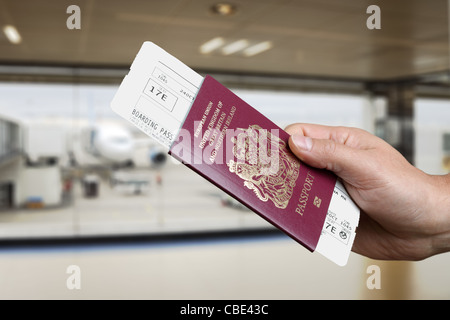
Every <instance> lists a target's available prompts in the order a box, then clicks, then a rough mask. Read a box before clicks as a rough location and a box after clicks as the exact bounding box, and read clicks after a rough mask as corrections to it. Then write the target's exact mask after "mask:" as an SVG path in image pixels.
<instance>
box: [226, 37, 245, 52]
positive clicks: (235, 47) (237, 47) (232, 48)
mask: <svg viewBox="0 0 450 320" xmlns="http://www.w3.org/2000/svg"><path fill="white" fill-rule="evenodd" d="M247 46H248V40H246V39H241V40H238V41H235V42H232V43H230V44H228V45H226V46H225V47H223V49H222V53H223V54H224V55H226V56H227V55H230V54H233V53H236V52H238V51H241V50H242V49H244V48H246V47H247Z"/></svg>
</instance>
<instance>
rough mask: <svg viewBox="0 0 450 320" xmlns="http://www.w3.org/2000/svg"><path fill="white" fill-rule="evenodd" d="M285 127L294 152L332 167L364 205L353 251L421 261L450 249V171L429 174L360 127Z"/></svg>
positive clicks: (315, 163)
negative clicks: (444, 173) (442, 173)
mask: <svg viewBox="0 0 450 320" xmlns="http://www.w3.org/2000/svg"><path fill="white" fill-rule="evenodd" d="M285 130H286V132H288V133H289V134H290V135H291V137H290V138H289V147H290V149H291V151H292V152H293V153H294V154H295V155H296V156H297V157H298V158H299V159H300V160H301V161H303V162H304V163H306V164H308V165H310V166H312V167H316V168H323V169H327V170H330V171H333V172H334V173H335V174H336V175H337V176H338V177H339V178H341V179H342V181H343V183H344V185H345V187H346V189H347V191H348V193H349V194H350V196H351V197H352V198H353V200H354V201H355V202H356V204H357V205H358V206H359V208H360V209H361V216H360V222H359V226H358V228H357V230H356V239H355V242H354V245H353V248H352V250H353V251H354V252H356V253H359V254H361V255H364V256H367V257H369V258H373V259H383V260H422V259H425V258H428V257H430V256H432V255H435V254H438V253H442V252H446V251H450V175H443V176H433V175H429V174H426V173H424V172H423V171H421V170H419V169H417V168H415V167H414V166H412V165H411V164H410V163H409V162H408V161H407V160H406V159H405V158H404V157H403V156H402V155H401V154H400V153H399V152H398V151H397V150H395V149H394V148H393V147H392V146H390V145H389V144H388V143H386V142H385V141H384V140H382V139H380V138H378V137H376V136H374V135H372V134H370V133H369V132H366V131H364V130H361V129H357V128H348V127H329V126H322V125H312V124H292V125H289V126H288V127H287V128H286V129H285Z"/></svg>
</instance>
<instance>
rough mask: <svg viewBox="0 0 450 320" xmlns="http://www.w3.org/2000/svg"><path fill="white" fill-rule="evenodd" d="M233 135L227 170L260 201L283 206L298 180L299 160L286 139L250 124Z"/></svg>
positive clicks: (281, 207)
mask: <svg viewBox="0 0 450 320" xmlns="http://www.w3.org/2000/svg"><path fill="white" fill-rule="evenodd" d="M238 130H240V131H242V132H241V133H239V134H238V135H237V136H235V137H233V138H232V142H233V143H234V146H233V155H234V157H235V158H236V161H235V160H230V161H229V162H228V163H227V165H228V168H229V170H230V172H234V173H236V175H238V176H239V177H240V178H241V179H243V180H244V186H246V187H247V188H249V189H251V190H253V191H254V193H255V195H256V196H257V197H258V198H259V199H260V200H261V201H268V200H270V201H272V202H273V204H274V205H275V206H276V207H277V208H280V209H286V207H287V205H288V203H289V200H290V199H291V197H292V192H293V190H294V187H295V183H296V181H297V178H298V175H299V171H300V163H299V161H298V160H297V159H296V158H295V157H294V156H293V155H292V154H291V153H290V152H289V150H288V149H287V146H286V143H285V142H284V141H283V140H281V139H280V138H279V137H278V136H277V135H275V134H272V133H271V132H270V131H269V130H266V129H262V128H261V127H260V126H258V125H251V126H249V128H248V129H238Z"/></svg>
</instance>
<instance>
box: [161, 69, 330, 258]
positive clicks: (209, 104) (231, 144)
mask: <svg viewBox="0 0 450 320" xmlns="http://www.w3.org/2000/svg"><path fill="white" fill-rule="evenodd" d="M288 139H289V134H287V133H286V132H285V131H283V130H282V129H281V128H279V127H278V126H277V125H276V124H275V123H273V122H272V121H270V120H269V119H267V118H266V117H265V116H264V115H262V114H261V113H259V112H258V111H257V110H256V109H254V108H253V107H251V106H250V105H249V104H247V103H246V102H245V101H243V100H242V99H240V98H239V97H238V96H236V95H235V94H234V93H233V92H231V91H230V90H229V89H227V88H226V87H224V86H223V85H222V84H220V83H219V82H218V81H216V80H215V79H214V78H213V77H211V76H206V77H205V79H204V81H203V84H202V85H201V87H200V90H199V92H198V94H197V96H196V98H195V100H194V102H193V104H192V106H191V109H190V111H189V113H188V114H187V117H186V119H185V121H184V124H183V126H182V129H181V130H180V132H179V134H178V136H177V138H176V139H175V142H174V143H173V145H172V147H171V148H170V151H169V153H170V154H171V155H172V156H174V157H175V158H177V159H178V160H180V161H182V162H183V163H184V164H185V165H186V166H188V167H189V168H191V169H192V170H194V171H195V172H197V173H198V174H200V175H201V176H203V177H204V178H205V179H207V180H209V181H210V182H211V183H213V184H215V185H216V186H217V187H219V188H220V189H222V190H223V191H225V192H226V193H228V194H229V195H230V196H232V197H234V198H235V199H237V200H238V201H240V202H241V203H242V204H244V205H245V206H247V207H248V208H250V209H251V210H253V211H254V212H255V213H257V214H258V215H260V216H261V217H262V218H264V219H266V220H267V221H268V222H270V223H271V224H273V225H275V226H276V227H278V228H279V229H281V230H282V231H284V232H285V233H286V234H288V235H289V236H290V237H292V238H293V239H294V240H296V241H297V242H299V243H301V244H302V245H304V246H305V247H306V248H308V249H309V250H310V251H313V250H314V249H315V247H316V245H317V243H318V240H319V238H320V234H321V230H322V227H323V225H324V221H325V217H326V215H327V209H328V207H329V204H330V200H331V197H332V194H333V189H334V186H335V183H336V176H335V175H334V174H332V173H331V172H329V171H325V170H320V169H315V168H312V167H310V166H308V165H306V164H304V163H302V162H300V161H299V160H298V159H297V158H296V157H295V156H294V155H293V154H292V153H291V151H290V150H289V147H288Z"/></svg>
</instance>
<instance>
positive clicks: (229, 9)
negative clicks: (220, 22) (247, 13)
mask: <svg viewBox="0 0 450 320" xmlns="http://www.w3.org/2000/svg"><path fill="white" fill-rule="evenodd" d="M236 11H237V9H236V6H234V5H232V4H230V3H217V4H215V5H213V6H212V7H211V12H212V13H214V14H217V15H220V16H231V15H233V14H235V13H236Z"/></svg>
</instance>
